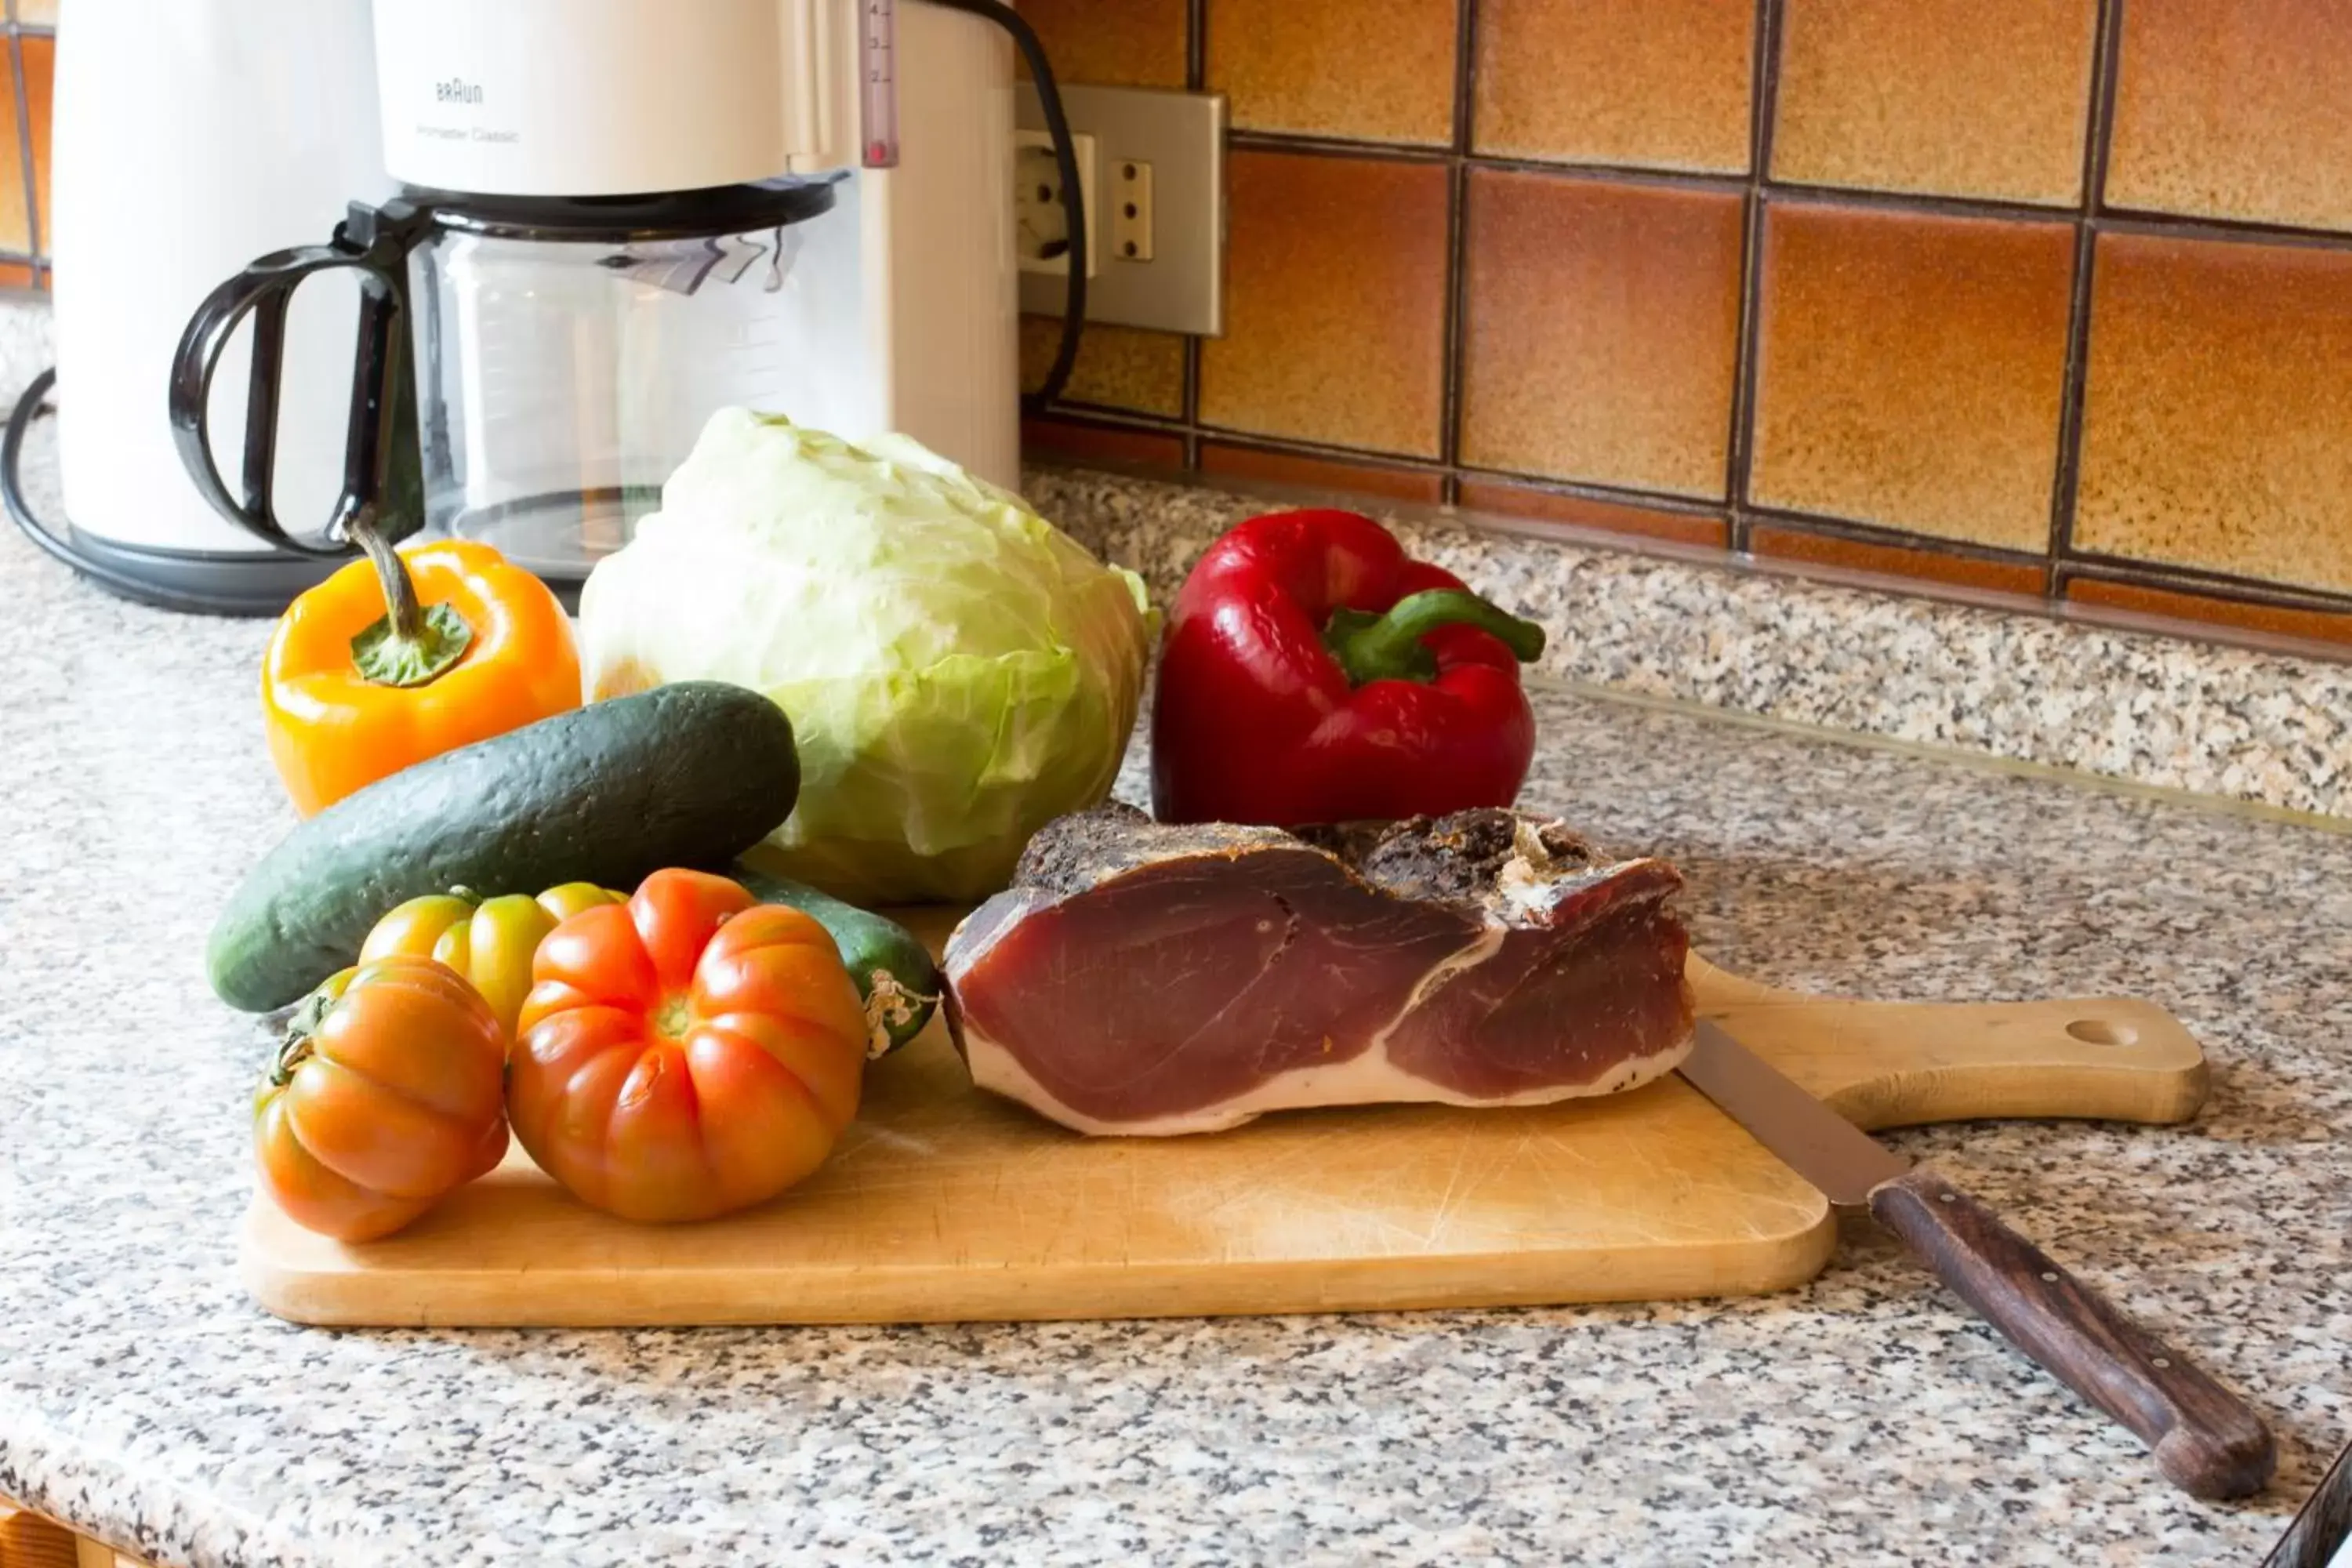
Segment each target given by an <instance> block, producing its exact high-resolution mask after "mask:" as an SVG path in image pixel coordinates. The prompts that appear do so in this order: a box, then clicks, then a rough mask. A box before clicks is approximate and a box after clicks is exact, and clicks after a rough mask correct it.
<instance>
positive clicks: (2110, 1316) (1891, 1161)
mask: <svg viewBox="0 0 2352 1568" xmlns="http://www.w3.org/2000/svg"><path fill="white" fill-rule="evenodd" d="M1682 1074H1683V1077H1684V1078H1685V1079H1688V1080H1689V1081H1690V1083H1691V1084H1692V1086H1693V1087H1694V1088H1696V1089H1697V1090H1698V1091H1699V1092H1700V1093H1701V1094H1704V1095H1705V1096H1706V1097H1707V1099H1709V1100H1713V1101H1714V1102H1715V1103H1716V1104H1717V1106H1718V1107H1719V1108H1720V1109H1721V1110H1723V1111H1724V1112H1725V1113H1726V1114H1727V1115H1728V1116H1729V1117H1730V1118H1731V1119H1732V1120H1733V1121H1737V1122H1738V1123H1739V1125H1740V1126H1742V1127H1744V1128H1746V1129H1747V1130H1748V1134H1749V1135H1750V1136H1751V1137H1753V1138H1754V1139H1755V1140H1756V1141H1757V1142H1759V1143H1761V1144H1763V1145H1764V1147H1765V1148H1766V1149H1768V1150H1769V1151H1771V1152H1772V1154H1773V1155H1774V1157H1775V1158H1777V1159H1779V1160H1780V1162H1781V1163H1784V1164H1786V1165H1787V1166H1789V1168H1790V1169H1791V1170H1793V1171H1795V1172H1796V1173H1797V1174H1799V1175H1801V1176H1802V1177H1804V1178H1805V1180H1807V1181H1809V1182H1811V1184H1813V1185H1814V1186H1816V1187H1819V1188H1820V1189H1821V1190H1822V1194H1823V1195H1825V1196H1826V1197H1828V1198H1829V1200H1830V1201H1831V1202H1832V1203H1833V1204H1838V1205H1847V1206H1859V1207H1866V1208H1868V1209H1869V1210H1870V1212H1871V1215H1873V1217H1874V1218H1875V1219H1876V1220H1877V1221H1878V1223H1879V1224H1881V1225H1883V1226H1885V1227H1886V1228H1887V1229H1889V1230H1891V1231H1893V1232H1894V1233H1895V1236H1896V1237H1899V1238H1901V1240H1902V1242H1903V1244H1904V1245H1905V1246H1906V1247H1909V1248H1910V1249H1911V1252H1912V1254H1913V1256H1915V1257H1916V1258H1918V1259H1919V1260H1920V1261H1921V1262H1923V1263H1925V1264H1927V1267H1928V1268H1932V1269H1934V1270H1935V1271H1936V1276H1937V1279H1941V1280H1943V1282H1944V1283H1945V1284H1946V1285H1948V1286H1949V1287H1951V1289H1952V1291H1953V1293H1954V1294H1956V1295H1958V1297H1959V1298H1960V1300H1963V1301H1966V1302H1967V1303H1968V1304H1969V1306H1970V1307H1973V1308H1974V1309H1976V1311H1977V1314H1978V1315H1979V1317H1981V1318H1983V1319H1984V1320H1985V1321H1987V1322H1989V1323H1990V1324H1991V1325H1992V1326H1993V1327H1994V1328H1996V1329H1999V1330H2000V1331H2001V1333H2002V1334H2004V1335H2006V1336H2007V1337H2008V1339H2009V1342H2011V1344H2013V1345H2015V1346H2016V1347H2017V1348H2018V1349H2019V1350H2021V1351H2023V1352H2025V1353H2026V1355H2027V1356H2029V1357H2030V1358H2032V1360H2033V1362H2034V1363H2037V1364H2038V1365H2040V1366H2041V1367H2042V1369H2043V1370H2044V1371H2046V1372H2048V1373H2051V1374H2052V1375H2053V1376H2055V1377H2056V1378H2057V1379H2058V1380H2059V1381H2060V1382H2062V1383H2063V1384H2066V1385H2067V1386H2068V1387H2069V1388H2072V1389H2073V1390H2074V1392H2075V1393H2077V1394H2081V1395H2082V1396H2083V1397H2084V1398H2085V1399H2087V1400H2089V1401H2090V1402H2091V1403H2092V1404H2094V1405H2097V1406H2098V1407H2099V1408H2100V1409H2102V1410H2104V1411H2105V1412H2106V1413H2107V1414H2108V1415H2112V1416H2114V1417H2115V1418H2116V1420H2117V1421H2119V1422H2121V1423H2122V1424H2123V1425H2124V1426H2126V1427H2128V1428H2130V1429H2131V1431H2132V1432H2133V1433H2134V1434H2135V1435H2137V1436H2138V1437H2139V1439H2140V1441H2142V1442H2143V1443H2146V1444H2147V1446H2148V1447H2150V1448H2151V1449H2152V1450H2154V1452H2155V1454H2156V1465H2157V1468H2158V1469H2159V1470H2161V1471H2163V1472H2164V1476H2165V1479H2167V1480H2169V1481H2170V1482H2172V1484H2173V1485H2175V1486H2177V1487H2179V1488H2180V1489H2182V1490H2184V1491H2187V1492H2189V1493H2192V1494H2194V1495H2195V1496H2198V1497H2203V1498H2236V1497H2246V1496H2249V1495H2251V1494H2252V1493H2254V1492H2258V1491H2260V1490H2261V1489H2263V1484H2264V1483H2265V1482H2266V1481H2268V1480H2269V1479H2270V1476H2271V1468H2272V1466H2273V1463H2274V1462H2275V1458H2276V1455H2275V1452H2274V1450H2273V1445H2272V1442H2271V1434H2270V1430H2269V1428H2267V1427H2266V1426H2263V1423H2262V1419H2261V1417H2259V1416H2257V1415H2255V1414H2254V1413H2253V1411H2252V1410H2251V1409H2249V1408H2248V1407H2247V1406H2246V1405H2245V1403H2244V1402H2243V1401H2242V1400H2240V1399H2239V1398H2238V1396H2237V1395H2236V1394H2231V1392H2230V1391H2229V1390H2227V1389H2225V1388H2223V1387H2222V1386H2221V1384H2217V1383H2215V1382H2214V1381H2213V1380H2212V1379H2211V1378H2210V1377H2208V1376H2206V1375H2205V1374H2204V1373H2202V1372H2200V1371H2199V1370H2198V1369H2197V1368H2196V1367H2195V1366H2193V1365H2191V1364H2190V1363H2189V1359H2188V1358H2187V1357H2186V1356H2184V1355H2182V1354H2181V1353H2180V1352H2179V1351H2177V1350H2174V1349H2172V1348H2171V1347H2170V1346H2168V1345H2167V1344H2165V1343H2164V1342H2163V1341H2161V1340H2159V1339H2158V1338H2157V1337H2156V1336H2155V1335H2153V1334H2151V1333H2149V1332H2148V1331H2147V1330H2145V1329H2143V1328H2141V1327H2139V1325H2137V1323H2134V1322H2133V1321H2131V1320H2130V1319H2128V1318H2126V1317H2125V1316H2124V1315H2123V1314H2122V1313H2121V1312H2119V1311H2117V1310H2116V1309H2115V1308H2114V1307H2113V1306H2111V1305H2109V1304H2108V1303H2107V1302H2106V1301H2105V1300H2102V1299H2101V1298H2100V1297H2099V1296H2098V1294H2097V1293H2096V1292H2095V1291H2093V1290H2092V1289H2090V1287H2088V1286H2086V1285H2084V1284H2083V1283H2082V1282H2081V1281H2079V1280H2077V1279H2074V1276H2073V1275H2071V1274H2069V1273H2067V1272H2066V1271H2065V1270H2064V1269H2063V1268H2060V1267H2058V1265H2057V1264H2055V1263H2053V1262H2052V1261H2051V1259H2050V1258H2048V1257H2047V1256H2046V1255H2044V1254H2043V1253H2042V1250H2041V1249H2040V1248H2039V1247H2035V1246H2034V1245H2033V1244H2032V1242H2030V1241H2028V1240H2026V1239H2025V1238H2024V1237H2021V1236H2020V1235H2018V1234H2017V1233H2016V1232H2015V1231H2013V1230H2011V1229H2010V1228H2009V1226H2006V1225H2003V1224H2002V1223H2001V1222H2000V1216H1998V1215H1995V1214H1994V1213H1993V1212H1992V1211H1991V1210H1990V1209H1989V1208H1987V1207H1985V1206H1984V1205H1982V1204H1980V1203H1979V1202H1977V1201H1976V1200H1975V1199H1974V1198H1972V1197H1970V1196H1969V1195H1968V1194H1966V1193H1963V1192H1961V1191H1960V1190H1959V1189H1958V1187H1956V1186H1954V1185H1953V1184H1951V1183H1949V1182H1948V1181H1946V1180H1944V1178H1942V1177H1941V1176H1938V1175H1937V1174H1936V1173H1934V1172H1932V1171H1927V1170H1918V1169H1914V1168H1913V1166H1912V1163H1911V1162H1910V1161H1908V1160H1906V1159H1905V1158H1904V1157H1903V1156H1901V1155H1900V1154H1897V1153H1895V1152H1894V1151H1892V1150H1890V1149H1888V1148H1886V1147H1885V1145H1883V1144H1881V1143H1880V1142H1878V1141H1877V1140H1875V1139H1874V1138H1872V1137H1871V1136H1870V1135H1869V1134H1867V1133H1865V1132H1864V1131H1861V1130H1860V1129H1859V1128H1856V1127H1855V1126H1854V1125H1853V1123H1852V1122H1850V1121H1846V1119H1845V1118H1844V1117H1843V1116H1840V1115H1839V1114H1838V1113H1837V1112H1836V1111H1834V1110H1831V1109H1830V1108H1829V1107H1828V1106H1826V1105H1823V1104H1822V1102H1821V1101H1820V1100H1816V1099H1814V1098H1813V1097H1812V1096H1811V1095H1810V1094H1808V1093H1806V1092H1805V1090H1804V1089H1801V1088H1800V1087H1799V1086H1798V1085H1797V1084H1795V1083H1794V1082H1792V1081H1790V1079H1787V1078H1785V1077H1783V1076H1782V1075H1781V1074H1780V1072H1778V1071H1777V1070H1775V1069H1774V1068H1772V1067H1771V1066H1770V1065H1769V1064H1768V1063H1766V1062H1765V1061H1764V1059H1763V1058H1760V1057H1759V1056H1757V1055H1756V1054H1755V1053H1754V1052H1752V1051H1749V1050H1748V1048H1747V1047H1744V1046H1742V1045H1740V1044H1739V1042H1738V1041H1737V1040H1735V1039H1733V1038H1732V1037H1730V1036H1729V1035H1728V1034H1727V1033H1725V1032H1724V1029H1723V1026H1721V1025H1719V1024H1717V1023H1715V1022H1713V1021H1711V1020H1707V1019H1701V1020H1700V1021H1699V1025H1698V1030H1697V1037H1696V1040H1695V1041H1694V1042H1693V1044H1692V1046H1691V1053H1690V1055H1689V1057H1688V1058H1685V1060H1684V1062H1683V1066H1682Z"/></svg>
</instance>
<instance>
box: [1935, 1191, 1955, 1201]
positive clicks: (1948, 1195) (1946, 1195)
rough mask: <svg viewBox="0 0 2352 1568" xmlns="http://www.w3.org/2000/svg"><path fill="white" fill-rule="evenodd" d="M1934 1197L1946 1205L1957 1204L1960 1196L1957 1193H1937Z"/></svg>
mask: <svg viewBox="0 0 2352 1568" xmlns="http://www.w3.org/2000/svg"><path fill="white" fill-rule="evenodd" d="M1936 1195H1937V1197H1939V1198H1941V1199H1943V1200H1944V1201H1945V1202H1946V1203H1956V1202H1958V1200H1959V1195H1960V1194H1958V1193H1937V1194H1936Z"/></svg>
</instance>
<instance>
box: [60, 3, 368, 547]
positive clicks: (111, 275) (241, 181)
mask: <svg viewBox="0 0 2352 1568" xmlns="http://www.w3.org/2000/svg"><path fill="white" fill-rule="evenodd" d="M55 112H56V121H55V125H56V130H55V142H54V147H55V152H54V154H53V156H54V159H55V163H54V184H55V188H56V198H55V202H56V208H57V212H56V219H55V226H54V237H53V241H52V247H51V249H52V254H53V255H54V256H55V258H56V263H57V277H56V285H55V292H56V307H57V338H58V384H57V393H56V396H57V403H58V441H59V452H58V462H59V467H60V470H61V472H60V478H61V479H62V482H63V485H64V501H65V513H66V517H67V518H68V519H69V520H70V521H71V523H72V526H73V529H74V531H75V532H76V533H78V534H79V535H82V536H85V538H86V540H88V541H89V542H90V543H92V544H94V545H95V547H96V548H97V549H99V550H100V551H101V552H104V554H105V561H106V563H110V564H111V565H112V566H113V567H114V568H115V569H118V570H122V569H128V570H131V571H134V572H136V571H140V570H142V569H144V568H145V567H149V566H152V569H153V570H155V571H157V572H158V573H160V574H162V575H163V576H166V577H168V576H171V575H172V574H173V565H172V563H171V562H170V561H169V560H168V559H158V560H156V561H154V562H152V563H148V562H146V561H145V560H144V558H143V557H142V556H139V555H137V554H135V553H134V554H133V555H132V556H131V557H122V556H120V555H118V554H116V553H115V552H106V551H105V546H106V545H107V544H109V543H114V544H121V545H130V546H134V547H141V548H142V549H143V550H145V551H147V552H258V551H262V550H264V549H266V548H267V547H266V546H265V545H263V543H262V542H260V541H259V540H257V539H255V538H254V537H253V536H252V535H250V534H248V533H247V532H245V531H243V530H241V529H239V528H237V527H236V526H235V525H233V524H232V523H230V522H228V521H226V520H224V519H223V518H222V517H221V516H220V515H219V514H218V513H216V512H215V511H214V510H212V508H210V507H209V506H207V505H206V504H205V501H204V500H203V498H202V497H201V496H199V495H198V494H197V492H196V489H195V486H194V484H193V483H192V482H191V481H190V480H189V479H188V475H187V471H186V469H185V468H183V467H182V465H181V461H180V456H179V453H178V452H177V451H176V450H175V449H174V448H173V442H172V426H171V422H170V420H169V419H168V418H167V417H166V406H167V388H168V382H169V376H170V372H171V366H172V356H173V351H174V349H175V348H176V347H177V345H178V343H179V341H180V334H181V332H182V331H183V330H184V328H185V327H186V326H187V323H188V317H189V315H190V314H191V313H192V312H193V311H194V310H195V308H196V306H197V304H198V302H199V301H201V300H203V299H204V298H205V295H206V294H207V293H208V292H210V291H211V289H213V287H214V286H215V284H217V283H218V282H219V281H220V280H221V279H223V278H225V277H227V276H230V275H231V274H233V273H235V272H236V270H237V269H238V268H242V267H244V266H245V265H246V264H247V262H249V261H251V260H252V259H253V258H255V257H256V256H257V255H260V254H261V253H262V252H264V251H268V250H275V249H279V248H282V247H289V246H298V245H314V244H317V243H318V242H319V241H320V238H321V237H324V236H325V235H326V234H328V233H329V232H330V231H331V230H332V229H333V227H334V226H335V224H336V222H337V221H338V219H339V218H340V217H341V216H342V213H343V211H344V208H345V205H347V204H348V203H350V202H352V201H353V200H355V199H356V200H362V201H374V200H377V199H380V198H381V197H383V195H387V194H388V193H389V192H390V190H391V188H392V186H391V182H390V179H389V177H388V176H387V175H386V174H384V171H383V158H382V156H381V153H380V151H379V147H380V143H379V131H378V122H377V116H376V107H375V74H374V68H373V47H372V43H371V37H370V30H369V16H368V5H367V0H171V3H170V4H168V5H130V4H121V3H120V0H97V3H96V4H83V5H68V6H67V7H65V11H64V16H63V19H62V21H61V23H60V25H59V29H58V78H57V98H56V110H55ZM352 294H353V291H352V290H350V289H347V288H346V289H331V288H315V289H303V290H301V291H300V293H299V295H298V296H297V297H296V301H295V304H294V307H293V310H292V311H291V317H292V319H291V320H290V321H289V332H288V348H287V363H286V395H285V397H284V399H283V402H282V403H281V405H280V407H281V410H282V413H281V417H280V421H279V427H278V458H277V469H276V471H277V473H278V484H279V490H280V493H281V494H283V495H284V496H285V497H286V498H287V508H288V510H289V513H296V514H300V513H304V512H306V511H307V510H318V511H320V513H321V514H323V512H324V511H325V510H326V509H327V508H328V506H329V505H330V504H331V499H332V497H333V496H334V495H335V493H336V491H337V490H338V489H340V471H341V463H342V453H343V425H344V421H345V418H346V409H347V407H348V405H349V403H350V385H351V352H352V350H351V331H352V326H351V321H352V312H353V311H354V310H355V299H354V298H353V297H352ZM339 312H340V313H341V317H342V319H341V321H338V320H337V319H336V318H337V315H338V313H339ZM233 352H234V353H236V356H237V358H236V362H235V363H228V364H226V365H225V366H224V369H223V373H222V374H221V376H220V378H219V380H218V382H216V383H215V401H214V407H215V414H216V416H217V417H216V423H215V427H216V428H220V429H227V430H242V429H243V428H244V426H245V416H244V409H243V403H244V384H245V379H246V372H245V366H244V363H243V362H244V355H243V346H242V345H241V344H240V345H239V347H238V348H237V349H236V350H235V351H233ZM221 456H222V458H223V459H224V460H223V463H222V468H223V471H224V472H226V473H231V474H234V473H236V471H237V464H238V458H237V455H236V454H233V453H223V454H221ZM306 503H307V505H306ZM126 559H127V560H128V561H129V563H130V564H129V566H128V567H127V568H125V566H124V561H125V560H126Z"/></svg>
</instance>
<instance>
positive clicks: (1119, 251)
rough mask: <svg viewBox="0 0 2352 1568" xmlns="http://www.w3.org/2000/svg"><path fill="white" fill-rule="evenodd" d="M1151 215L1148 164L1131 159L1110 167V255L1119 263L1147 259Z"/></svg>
mask: <svg viewBox="0 0 2352 1568" xmlns="http://www.w3.org/2000/svg"><path fill="white" fill-rule="evenodd" d="M1152 216H1153V215H1152V210H1151V165H1150V164H1149V163H1143V162H1141V161H1140V160H1138V159H1134V158H1129V159H1127V160H1125V161H1123V162H1121V163H1115V164H1113V165H1112V166H1111V171H1110V253H1111V254H1112V255H1113V256H1115V257H1117V258H1118V259H1119V260H1121V261H1150V260H1151V259H1152V254H1151V225H1152ZM1093 276H1094V274H1093V273H1091V272H1089V273H1087V277H1089V278H1091V277H1093Z"/></svg>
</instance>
